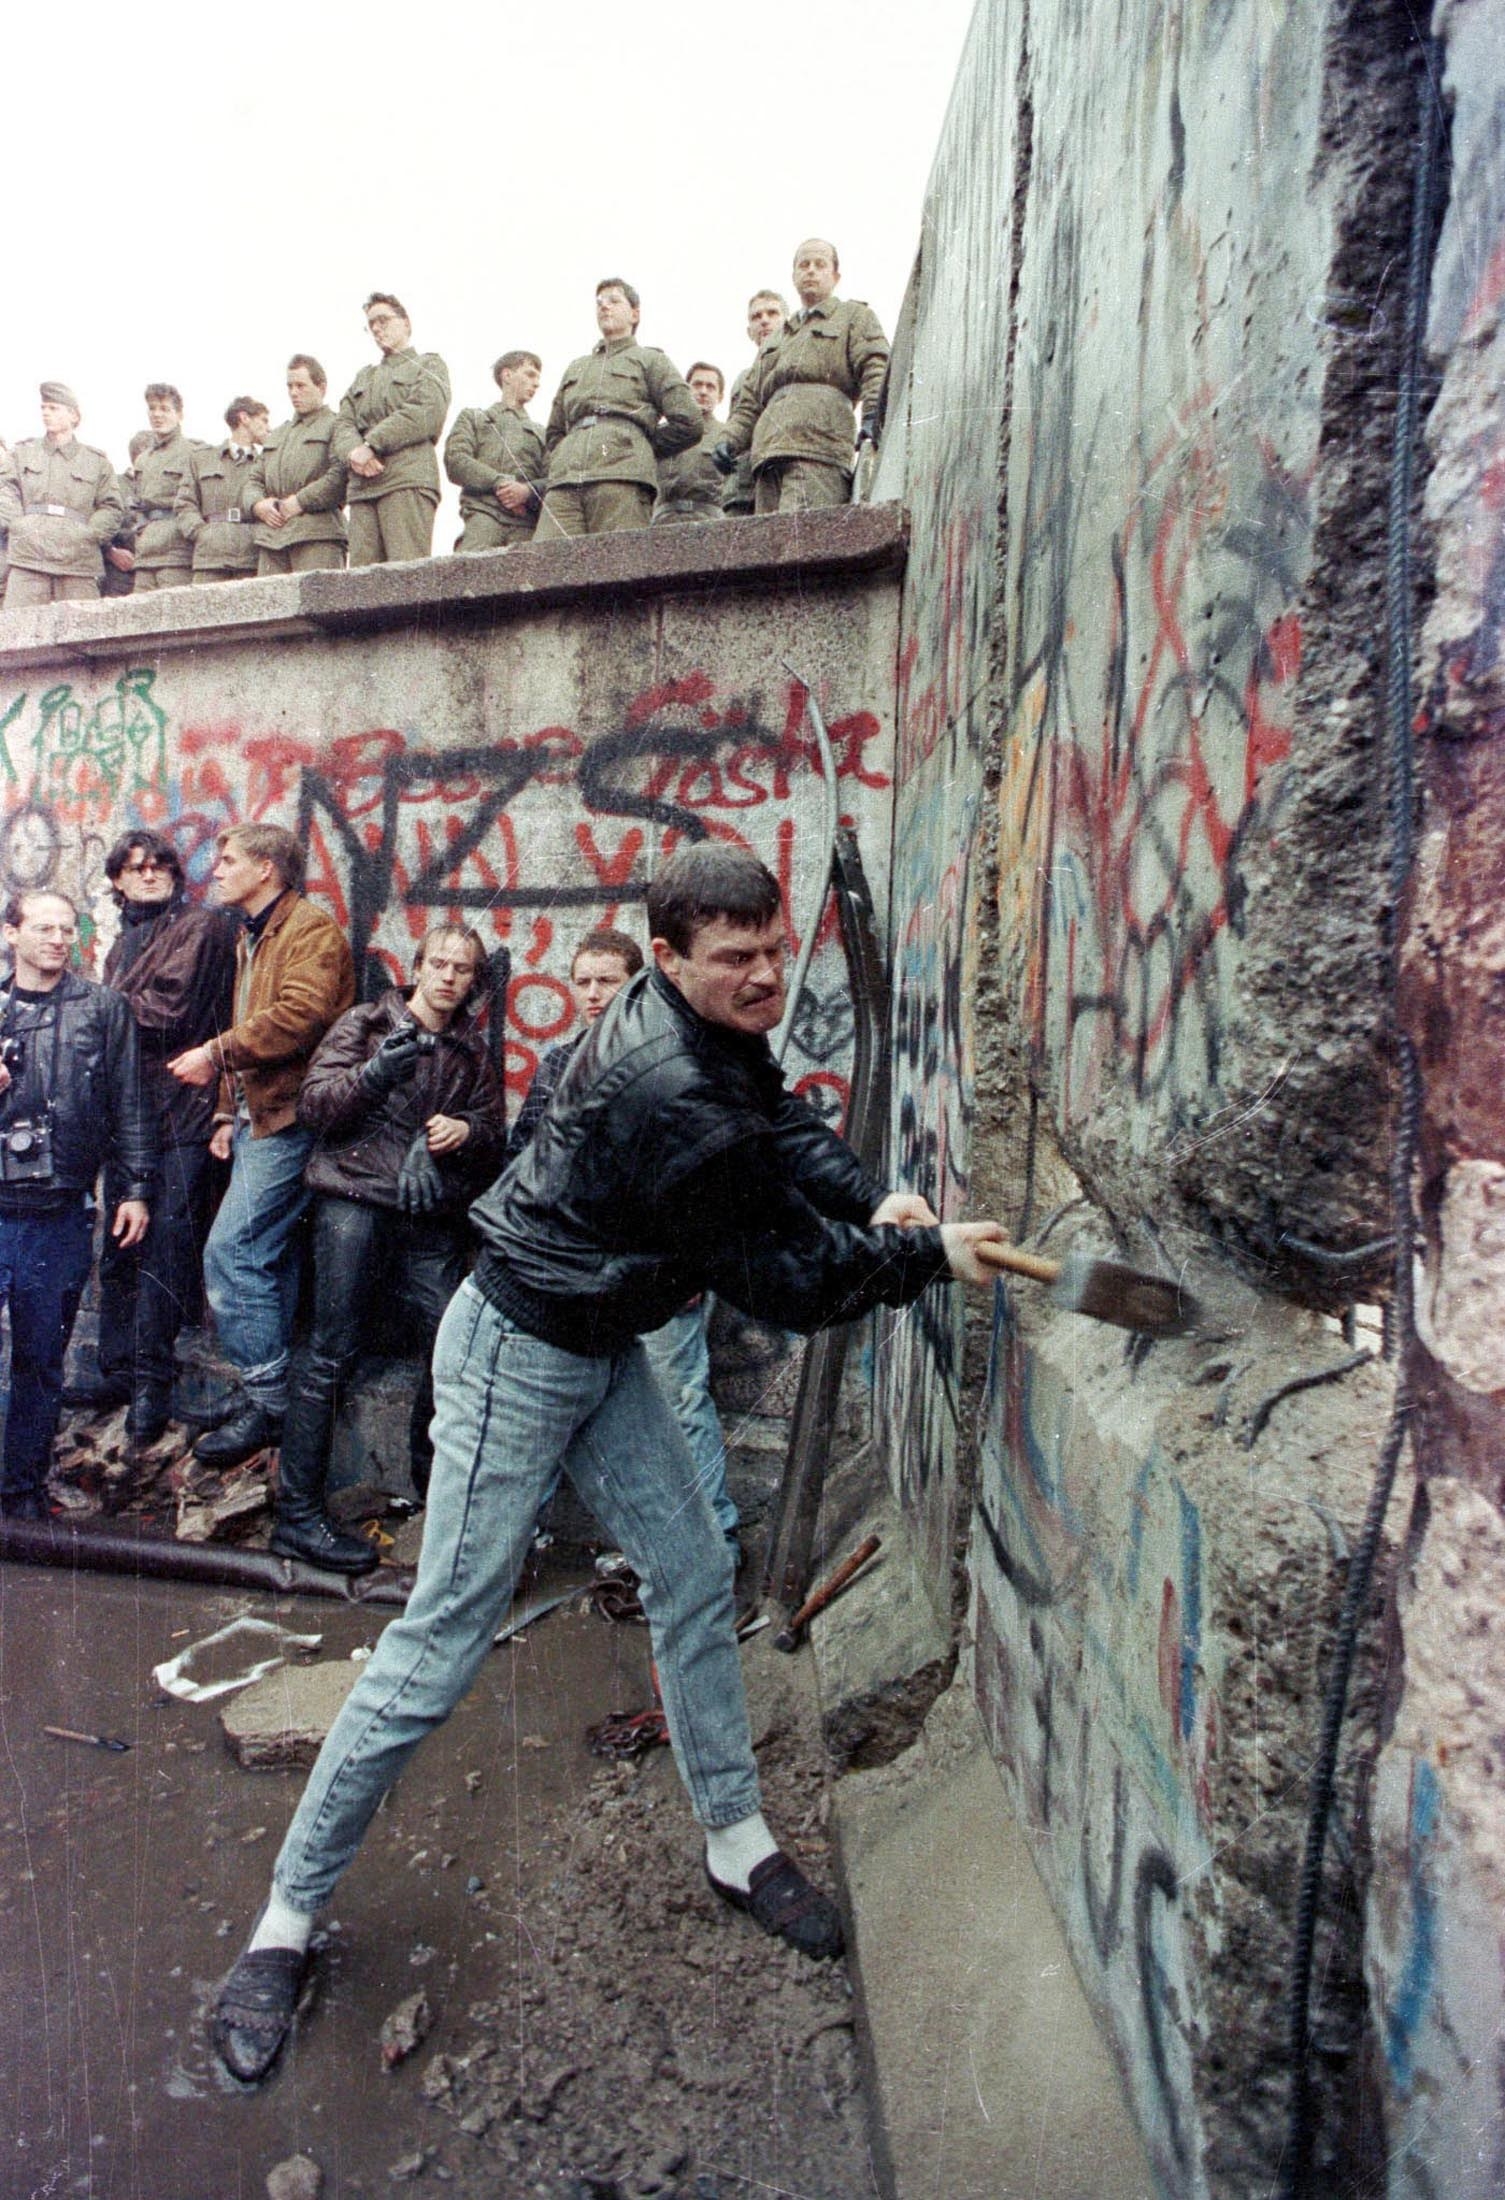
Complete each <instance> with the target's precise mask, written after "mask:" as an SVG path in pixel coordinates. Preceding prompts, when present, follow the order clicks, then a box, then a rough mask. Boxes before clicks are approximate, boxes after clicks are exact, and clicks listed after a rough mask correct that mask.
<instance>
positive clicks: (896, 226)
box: [0, 0, 972, 549]
mask: <svg viewBox="0 0 1505 2200" xmlns="http://www.w3.org/2000/svg"><path fill="white" fill-rule="evenodd" d="M971 12H972V0H926V5H925V6H924V7H923V8H922V9H915V8H913V7H910V6H907V5H906V6H896V5H893V4H892V0H890V5H888V6H884V5H883V4H882V0H879V4H878V5H876V6H875V5H873V4H872V0H758V4H757V5H756V6H751V7H742V8H735V9H734V8H729V7H725V6H720V7H715V6H713V7H706V6H690V5H688V4H686V0H659V5H658V6H656V7H653V8H641V9H633V10H629V9H626V8H624V7H622V6H621V5H620V4H619V0H612V4H608V0H563V4H558V0H555V4H552V5H543V6H539V5H534V6H532V7H517V8H510V9H509V8H503V7H497V6H495V5H483V4H481V0H405V4H404V5H402V6H401V7H399V6H396V5H394V4H392V0H367V4H366V5H363V6H359V7H357V6H350V5H347V4H346V0H303V5H301V6H298V7H292V6H288V5H286V4H285V0H254V4H252V5H239V6H227V5H225V4H224V0H217V4H214V5H210V6H205V5H204V4H203V0H194V4H191V5H190V4H184V0H151V4H150V5H141V4H133V0H113V4H111V0H82V5H80V6H78V7H76V8H74V9H73V10H71V11H69V10H45V9H38V8H34V7H33V8H27V9H24V10H20V9H18V10H17V12H16V15H15V17H14V18H13V19H12V20H11V21H10V22H9V23H8V25H7V29H6V34H5V47H6V55H5V73H6V78H7V81H8V83H9V85H10V87H11V94H12V96H11V98H10V99H9V101H8V102H7V105H8V109H9V112H8V115H7V120H6V171H7V174H8V175H9V176H10V177H11V179H12V183H13V186H15V185H17V184H19V185H20V186H21V188H20V189H15V188H13V190H12V194H11V199H10V204H9V216H10V225H11V226H10V250H9V253H8V263H9V267H10V277H9V281H8V283H7V286H6V287H7V292H8V296H7V300H6V313H5V321H6V335H5V340H4V343H3V346H0V354H3V356H0V435H4V437H5V438H6V439H7V440H8V441H14V440H16V439H17V438H18V437H20V436H23V435H36V434H39V433H40V432H41V431H40V426H39V424H38V420H37V404H38V399H37V384H38V382H39V381H40V380H42V379H43V377H45V376H52V375H56V376H58V377H60V378H61V379H62V380H64V381H67V382H70V383H71V384H72V385H73V387H74V389H75V390H76V392H77V393H78V396H79V399H80V401H81V403H82V405H83V408H84V419H83V425H82V428H81V431H80V432H81V434H82V435H83V437H84V439H85V440H86V441H88V442H91V443H97V444H100V445H102V446H103V448H104V449H105V450H106V451H107V452H108V453H109V455H110V457H111V458H112V460H113V461H114V462H115V464H116V465H117V466H121V467H123V466H124V464H125V458H126V444H127V441H128V439H129V437H130V435H131V433H132V431H133V430H134V429H135V428H137V427H140V426H142V425H144V408H143V406H142V403H141V390H142V388H143V386H144V384H145V383H146V382H147V381H148V380H158V379H160V380H162V381H168V382H174V383H176V384H177V386H178V387H179V388H180V389H181V390H182V391H183V393H184V396H185V398H186V400H187V415H186V425H187V427H188V429H189V431H190V433H193V434H197V435H200V436H203V437H205V438H206V439H207V438H211V437H214V438H217V437H218V436H220V435H222V434H223V432H224V430H223V427H222V425H221V415H222V413H223V411H224V407H225V405H226V403H227V402H228V400H229V399H230V398H231V397H233V396H234V395H236V394H237V393H238V392H240V391H242V390H244V391H246V392H249V393H250V394H252V395H255V396H260V397H262V398H264V399H265V400H266V402H267V403H268V404H269V405H270V406H271V408H272V417H273V419H274V420H277V419H281V418H283V417H285V416H286V413H287V410H288V407H287V403H286V392H285V389H284V384H283V369H284V365H285V362H286V360H287V356H288V354H289V352H292V351H295V350H297V351H311V352H313V353H314V354H315V355H316V356H317V357H318V358H319V359H321V360H322V361H323V363H324V366H325V368H326V369H327V371H328V374H329V382H330V391H331V397H332V400H333V401H334V402H336V403H337V402H338V400H339V396H340V393H341V392H342V391H343V390H344V389H345V388H346V386H347V384H348V383H349V381H350V378H351V376H352V375H353V374H354V372H355V370H356V368H357V367H359V366H360V365H362V364H363V362H364V361H365V360H366V359H368V358H372V357H374V356H375V352H374V348H373V347H372V345H371V343H370V339H369V338H368V337H367V335H366V333H365V329H364V325H363V322H362V318H361V311H360V307H361V300H362V299H363V298H364V297H365V296H366V295H367V293H368V292H369V291H371V290H373V289H377V290H391V291H395V292H396V293H397V295H398V296H399V297H400V298H401V299H402V300H403V301H404V303H405V304H406V305H407V307H408V309H409V311H410V313H411V314H412V317H413V332H414V341H415V343H416V344H417V345H418V347H419V348H420V349H421V350H425V351H438V352H439V353H441V354H442V356H443V357H444V359H445V360H446V361H447V362H448V365H449V369H450V377H451V381H452V385H453V390H454V403H455V406H456V408H458V407H460V406H462V405H472V404H487V403H489V402H490V401H491V399H492V398H493V397H494V395H495V394H496V393H495V391H494V389H493V387H492V384H491V380H490V366H491V362H492V360H493V359H494V358H495V357H496V355H497V354H498V353H499V352H501V351H504V350H507V349H509V348H510V347H512V346H514V345H523V346H526V347H527V348H528V349H529V350H532V351H537V352H539V353H540V354H541V355H542V358H543V362H544V380H543V389H542V391H541V392H540V396H539V400H538V403H537V405H536V406H535V407H534V410H535V412H536V413H537V414H538V415H539V416H540V417H541V418H545V417H547V410H548V403H549V399H550V398H551V396H552V394H553V391H554V387H555V385H556V383H557V381H558V378H559V375H560V373H561V371H562V369H563V368H564V366H565V365H566V363H567V362H568V360H569V359H571V358H572V357H574V356H575V354H576V353H578V352H581V351H585V350H588V349H589V347H590V345H591V343H592V342H593V341H594V340H595V322H594V318H593V309H592V294H593V291H594V288H595V284H596V282H597V281H598V279H599V278H600V277H601V276H603V275H609V274H620V275H625V276H626V277H627V279H628V280H629V281H630V282H633V283H635V284H636V285H637V287H638V289H639V290H640V291H641V292H642V295H643V321H642V336H643V340H644V341H645V342H646V343H653V344H658V345H660V346H662V348H663V349H664V350H665V351H667V352H668V353H669V355H670V357H671V358H672V359H673V360H674V361H675V363H676V364H677V365H678V366H679V367H680V368H681V369H683V368H685V367H686V366H688V365H689V363H690V361H691V360H692V359H696V358H709V359H712V360H714V361H715V362H716V364H717V365H718V366H720V367H721V368H722V369H723V370H724V371H725V373H726V375H727V379H728V381H730V380H731V377H732V375H733V374H735V373H736V372H737V371H738V370H739V369H740V368H741V367H742V365H743V364H744V362H745V360H746V359H747V358H748V357H749V356H750V352H749V346H748V343H747V338H746V335H745V333H744V318H745V316H744V308H745V303H746V300H747V296H748V294H749V292H750V291H752V290H754V289H757V288H759V287H760V286H762V285H765V284H767V285H771V286H772V287H774V288H776V289H780V290H783V291H784V292H785V293H786V295H787V294H789V281H788V274H789V265H790V261H791V258H792V255H793V248H794V246H795V245H796V244H797V243H798V242H799V240H800V239H801V238H802V237H804V236H807V235H809V234H811V233H812V232H814V233H818V234H820V235H823V236H830V237H834V238H835V240H836V242H837V244H838V246H839V249H840V252H841V259H842V281H841V289H842V292H843V293H844V294H846V295H848V296H854V297H863V298H867V299H868V300H869V301H870V302H871V303H872V305H873V306H874V307H875V308H876V309H877V311H878V313H879V316H880V317H881V319H882V320H883V322H884V325H885V326H886V328H887V329H888V330H889V333H890V334H892V332H893V325H894V319H895V316H896V314H897V312H898V308H899V302H900V300H901V298H902V296H903V292H904V286H905V283H906V281H907V280H908V276H909V270H910V266H911V263H912V261H913V258H914V254H915V250H916V247H917V245H918V241H919V229H920V210H921V203H922V200H923V196H924V189H925V180H926V177H927V175H928V173H929V169H930V163H931V159H932V156H933V154H934V150H935V145H936V140H937V138H938V136H939V132H940V126H941V121H942V118H943V116H944V113H945V108H946V101H947V98H948V96H949V93H950V88H951V83H952V79H953V77H954V75H955V73H956V65H957V61H958V58H959V56H960V53H961V49H962V44H963V41H964V38H965V35H966V28H967V23H968V21H969V19H970V16H971ZM24 87H31V89H30V90H26V89H23V88H24ZM42 87H48V89H47V90H45V92H44V91H43V90H42ZM451 418H453V414H451ZM447 518H448V513H447V512H446V514H445V515H443V516H442V517H441V521H440V525H439V528H438V529H437V531H436V535H435V548H436V549H438V548H447V547H448V546H449V542H450V541H451V540H452V539H453V536H452V533H450V534H447V533H446V532H445V527H446V521H447Z"/></svg>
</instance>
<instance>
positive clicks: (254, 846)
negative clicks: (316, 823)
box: [216, 825, 308, 894]
mask: <svg viewBox="0 0 1505 2200" xmlns="http://www.w3.org/2000/svg"><path fill="white" fill-rule="evenodd" d="M216 837H217V843H218V845H219V847H220V848H223V847H224V845H225V843H226V842H227V841H230V840H233V841H234V843H235V845H236V847H237V848H238V849H239V850H240V852H241V854H242V855H246V856H249V857H250V858H251V860H252V862H253V863H270V864H271V866H272V868H273V870H275V872H276V873H277V877H278V879H279V880H280V882H281V884H282V885H283V886H284V887H287V886H290V887H291V888H292V889H293V892H294V893H295V894H301V893H302V891H303V881H304V878H305V877H306V875H307V871H308V858H307V856H306V854H305V852H304V847H303V843H302V841H301V840H300V839H299V838H298V836H297V834H296V833H290V832H289V831H288V829H287V827H286V826H285V825H227V826H226V827H225V829H224V831H223V832H222V833H220V834H218V835H217V836H216Z"/></svg>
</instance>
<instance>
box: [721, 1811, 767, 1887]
mask: <svg viewBox="0 0 1505 2200" xmlns="http://www.w3.org/2000/svg"><path fill="white" fill-rule="evenodd" d="M778 1849H779V1844H778V1842H777V1841H775V1839H774V1837H773V1835H772V1834H771V1833H770V1832H769V1830H768V1828H767V1826H766V1825H765V1824H764V1822H763V1813H762V1812H761V1811H760V1810H755V1811H754V1812H753V1814H752V1816H751V1817H750V1818H739V1819H738V1820H737V1823H736V1824H735V1825H734V1826H707V1827H706V1829H705V1860H706V1868H707V1870H708V1871H709V1872H710V1875H711V1877H712V1878H713V1879H715V1880H719V1882H720V1883H721V1885H722V1886H723V1887H735V1888H736V1890H737V1892H738V1893H739V1894H746V1892H747V1890H748V1886H749V1884H750V1882H751V1880H752V1875H753V1873H754V1871H756V1869H757V1867H758V1866H759V1864H761V1863H762V1862H763V1860H764V1858H765V1857H768V1856H776V1855H777V1854H778Z"/></svg>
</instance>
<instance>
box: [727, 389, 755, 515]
mask: <svg viewBox="0 0 1505 2200" xmlns="http://www.w3.org/2000/svg"><path fill="white" fill-rule="evenodd" d="M757 363H758V362H757V360H756V359H754V361H753V367H755V366H756V365H757ZM752 372H753V368H752V367H744V368H743V369H742V372H741V373H740V374H739V375H738V377H737V379H736V381H735V382H734V383H733V384H732V394H731V401H730V403H729V404H728V406H727V417H728V419H730V417H731V415H732V413H733V412H734V411H735V410H736V405H737V399H738V398H739V397H740V396H741V395H742V392H743V391H744V390H745V389H746V387H747V385H748V383H749V382H750V381H751V380H752ZM722 433H723V434H724V433H725V430H724V429H723V431H722ZM721 509H722V511H723V512H724V513H725V514H726V516H727V518H728V519H750V518H751V516H752V510H753V469H752V452H751V451H739V452H738V454H737V471H736V472H735V473H734V474H732V475H730V476H729V477H728V479H727V481H726V483H725V486H724V487H723V489H722V491H721Z"/></svg>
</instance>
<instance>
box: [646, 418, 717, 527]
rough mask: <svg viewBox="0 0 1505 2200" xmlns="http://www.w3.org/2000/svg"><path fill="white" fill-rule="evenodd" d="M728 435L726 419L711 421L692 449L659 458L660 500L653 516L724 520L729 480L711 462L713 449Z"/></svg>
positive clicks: (677, 518)
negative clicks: (723, 503)
mask: <svg viewBox="0 0 1505 2200" xmlns="http://www.w3.org/2000/svg"><path fill="white" fill-rule="evenodd" d="M702 417H703V416H702ZM725 434H726V422H725V421H724V420H707V421H706V423H705V429H704V432H703V434H702V435H701V438H700V441H699V442H698V443H697V444H696V445H695V446H694V448H693V449H692V450H688V451H676V452H675V454H674V456H673V457H672V458H661V459H660V460H659V462H658V502H657V503H656V504H655V505H654V507H653V517H654V519H655V520H657V521H658V522H660V524H662V523H663V522H664V521H666V520H696V519H720V517H721V493H722V491H723V489H724V488H725V487H726V483H725V482H724V481H723V480H722V478H721V475H720V473H719V471H718V470H717V468H716V467H715V466H713V465H712V463H711V452H712V451H713V450H714V449H715V447H716V445H717V444H718V443H719V442H720V441H721V438H722V437H723V436H724V435H725Z"/></svg>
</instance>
